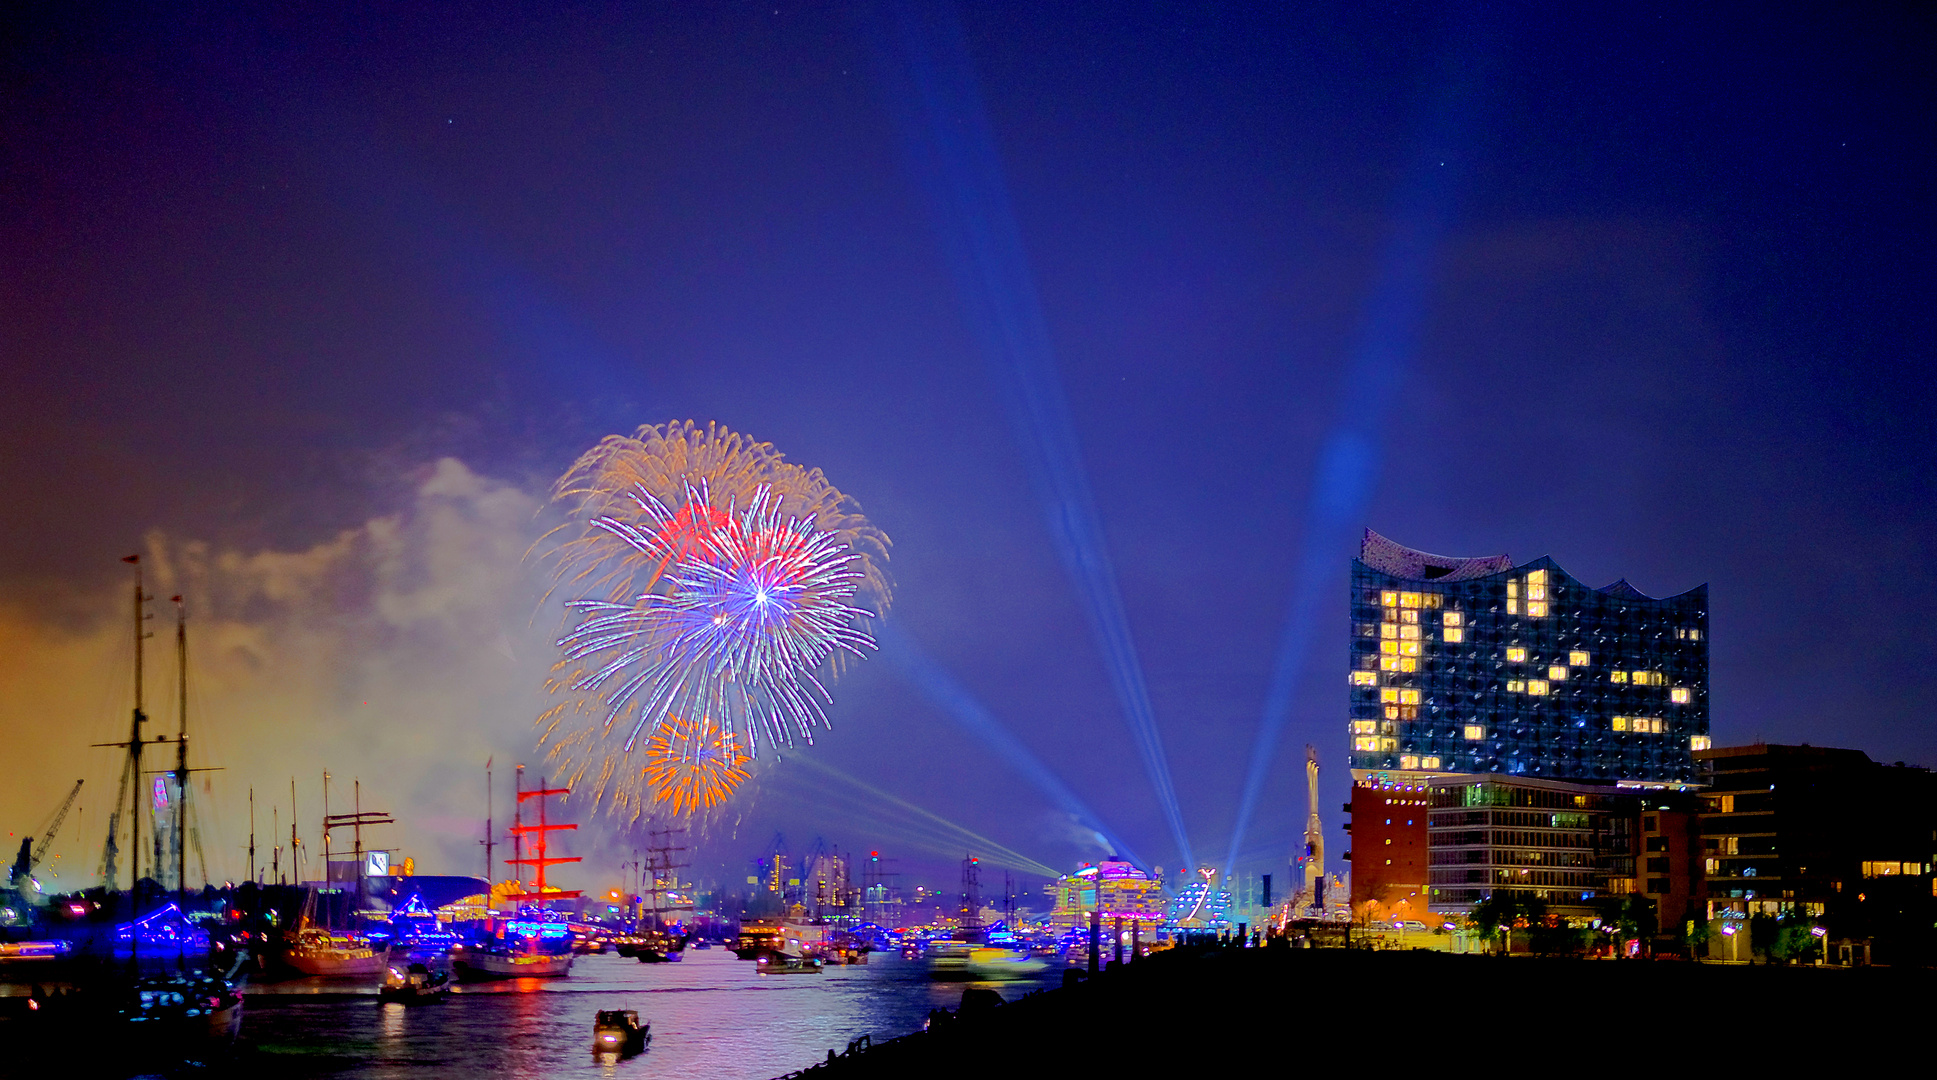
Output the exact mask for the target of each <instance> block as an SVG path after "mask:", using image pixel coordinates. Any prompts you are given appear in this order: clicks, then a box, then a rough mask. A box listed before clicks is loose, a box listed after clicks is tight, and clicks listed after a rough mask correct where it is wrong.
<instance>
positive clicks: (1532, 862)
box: [1353, 775, 1633, 919]
mask: <svg viewBox="0 0 1937 1080" xmlns="http://www.w3.org/2000/svg"><path fill="white" fill-rule="evenodd" d="M1427 801H1428V802H1429V804H1430V811H1429V814H1430V817H1429V824H1428V826H1427V830H1428V840H1427V847H1428V860H1429V863H1430V866H1429V883H1430V888H1431V896H1430V897H1429V898H1428V906H1429V907H1430V908H1431V910H1433V911H1434V912H1437V913H1441V914H1449V915H1450V914H1455V913H1460V912H1465V911H1468V910H1470V909H1471V908H1472V907H1473V905H1475V904H1477V903H1479V902H1480V901H1481V900H1482V899H1485V898H1486V897H1488V896H1492V895H1498V894H1500V893H1502V892H1505V893H1509V894H1512V895H1514V896H1517V897H1519V898H1522V899H1525V900H1531V901H1538V902H1539V903H1540V904H1542V905H1544V906H1545V907H1546V909H1547V911H1548V913H1549V914H1551V915H1556V916H1561V917H1564V918H1579V919H1587V918H1592V917H1593V916H1594V915H1595V914H1596V913H1597V907H1596V905H1595V904H1594V900H1595V898H1596V897H1598V896H1601V895H1604V894H1607V893H1608V891H1609V890H1608V878H1609V866H1610V864H1611V863H1612V861H1613V860H1614V859H1615V858H1617V857H1619V856H1622V855H1632V853H1633V847H1632V839H1631V838H1624V837H1622V836H1621V833H1623V832H1625V827H1626V824H1627V820H1628V818H1627V812H1628V809H1629V805H1630V804H1631V803H1632V802H1633V796H1632V795H1624V794H1622V793H1621V792H1620V791H1619V789H1617V788H1614V787H1612V786H1611V785H1605V784H1578V783H1568V782H1565V781H1559V780H1543V779H1538V778H1535V777H1522V776H1513V777H1508V776H1471V775H1469V776H1441V777H1433V778H1432V779H1431V780H1430V781H1428V783H1427ZM1353 824H1354V825H1355V826H1356V825H1357V822H1356V821H1354V823H1353ZM1355 846H1356V840H1355ZM1354 861H1358V859H1357V858H1356V857H1355V859H1354Z"/></svg>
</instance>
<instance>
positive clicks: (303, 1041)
mask: <svg viewBox="0 0 1937 1080" xmlns="http://www.w3.org/2000/svg"><path fill="white" fill-rule="evenodd" d="M870 959H871V962H870V963H868V964H865V965H857V966H851V967H829V968H828V969H827V970H826V971H824V972H822V973H821V974H817V975H816V974H792V975H762V974H760V973H759V971H758V969H757V968H756V967H755V966H754V965H753V964H751V963H748V962H746V961H742V960H738V959H735V958H734V956H733V954H732V953H731V952H729V951H727V950H724V949H708V950H702V951H694V952H689V953H687V955H686V960H685V962H683V963H678V964H641V963H639V962H637V961H635V960H629V959H626V958H625V957H621V956H616V955H605V956H581V957H579V958H578V960H577V961H575V962H574V963H573V964H572V974H571V977H570V978H567V979H549V980H544V979H521V980H517V981H515V982H510V983H497V984H484V985H480V986H465V987H462V988H461V989H460V990H459V991H458V992H457V993H455V994H452V995H451V996H450V997H449V998H447V999H446V1000H444V1001H442V1002H440V1003H437V1004H433V1005H426V1006H420V1007H417V1008H408V1009H407V1008H405V1007H404V1006H401V1005H380V1004H378V1003H377V1001H376V999H375V998H374V997H368V998H363V999H360V1000H353V1001H310V1002H298V1001H297V1000H296V998H297V997H298V996H300V991H301V990H302V989H303V987H302V985H301V984H293V985H286V986H283V987H277V988H275V989H277V990H282V991H284V992H285V993H289V992H294V993H289V996H282V995H277V996H276V999H275V1002H274V1003H273V1004H272V1003H271V1002H270V1001H269V1000H267V999H266V996H265V995H254V994H252V995H251V996H250V999H249V1004H248V1006H247V1008H245V1010H244V1016H243V1024H242V1037H243V1039H244V1040H245V1041H247V1042H249V1043H253V1044H255V1045H256V1047H257V1048H258V1054H257V1060H258V1061H259V1062H261V1063H263V1064H265V1065H273V1066H274V1067H275V1069H276V1070H277V1072H278V1074H279V1075H285V1076H322V1075H329V1076H342V1077H359V1078H385V1077H405V1076H409V1077H423V1076H429V1075H484V1074H485V1073H486V1072H487V1071H488V1072H489V1073H491V1074H494V1075H503V1076H518V1077H553V1076H605V1077H614V1078H618V1077H625V1078H635V1077H652V1076H679V1077H696V1078H707V1080H713V1078H717V1080H751V1078H763V1077H775V1076H780V1075H782V1074H784V1073H788V1072H791V1071H793V1070H795V1069H800V1068H805V1067H806V1066H808V1065H812V1064H814V1063H815V1062H816V1061H820V1060H824V1059H825V1058H826V1056H827V1051H828V1050H829V1049H833V1050H835V1051H839V1050H842V1049H844V1048H845V1047H846V1046H847V1044H848V1041H849V1040H850V1039H853V1038H855V1037H857V1036H859V1035H864V1034H865V1035H872V1036H873V1037H874V1038H875V1039H877V1040H882V1039H888V1038H892V1037H894V1036H896V1035H903V1034H906V1033H908V1032H910V1031H914V1030H917V1029H919V1028H920V1027H921V1025H922V1021H923V1020H924V1019H925V1018H926V1017H927V1015H928V1010H930V1009H932V1008H935V1007H937V1006H943V1007H947V1008H953V1007H955V1006H956V1005H957V1004H958V1003H959V1002H960V1001H961V997H962V989H963V987H964V986H965V985H969V984H964V983H947V982H934V981H931V980H930V979H929V978H928V977H927V974H926V971H927V969H926V966H925V965H924V964H922V963H920V962H916V961H906V960H902V959H901V958H900V957H898V956H894V955H879V954H877V955H875V956H873V957H871V958H870ZM1050 974H1051V975H1053V976H1054V978H1055V979H1056V980H1060V979H1061V972H1060V970H1052V972H1050ZM1050 982H1051V980H1049V979H1043V980H1039V981H1034V982H1006V983H977V984H973V985H978V986H981V985H986V986H992V987H993V988H995V989H996V990H997V991H998V992H999V993H1001V994H1002V996H1003V997H1004V998H1008V999H1010V1000H1013V999H1015V998H1017V997H1019V996H1021V995H1022V994H1023V993H1024V992H1026V991H1028V990H1032V989H1037V988H1039V987H1042V986H1047V985H1050ZM263 989H270V988H268V987H264V988H263ZM600 1009H633V1010H635V1011H637V1012H638V1013H639V1017H640V1019H642V1020H645V1021H647V1022H649V1023H651V1024H652V1043H651V1047H650V1048H649V1049H648V1050H647V1051H646V1052H645V1053H644V1054H641V1055H639V1056H637V1057H634V1058H629V1059H626V1060H624V1061H618V1062H614V1061H613V1060H611V1059H610V1058H606V1059H603V1060H601V1059H599V1058H597V1057H595V1056H594V1055H593V1053H592V1051H591V1046H592V1019H593V1015H594V1014H595V1013H597V1012H598V1011H599V1010H600Z"/></svg>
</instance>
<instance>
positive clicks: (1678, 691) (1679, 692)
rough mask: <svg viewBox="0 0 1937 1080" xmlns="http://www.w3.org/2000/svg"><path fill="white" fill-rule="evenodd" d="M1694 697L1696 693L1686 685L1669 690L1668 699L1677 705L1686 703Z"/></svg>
mask: <svg viewBox="0 0 1937 1080" xmlns="http://www.w3.org/2000/svg"><path fill="white" fill-rule="evenodd" d="M1693 698H1694V695H1693V694H1692V693H1690V692H1689V690H1688V688H1687V687H1686V686H1677V687H1675V688H1674V689H1673V690H1670V691H1668V700H1669V701H1672V702H1674V703H1675V704H1677V705H1686V704H1688V703H1689V701H1691V700H1693Z"/></svg>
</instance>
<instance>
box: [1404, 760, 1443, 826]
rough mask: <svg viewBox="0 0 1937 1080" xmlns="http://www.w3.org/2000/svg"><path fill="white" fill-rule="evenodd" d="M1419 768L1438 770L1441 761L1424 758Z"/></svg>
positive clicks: (1420, 761)
mask: <svg viewBox="0 0 1937 1080" xmlns="http://www.w3.org/2000/svg"><path fill="white" fill-rule="evenodd" d="M1419 767H1420V768H1422V769H1437V768H1439V759H1438V758H1436V757H1422V758H1420V759H1419ZM1408 824H1410V823H1408Z"/></svg>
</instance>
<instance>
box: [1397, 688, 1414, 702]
mask: <svg viewBox="0 0 1937 1080" xmlns="http://www.w3.org/2000/svg"><path fill="white" fill-rule="evenodd" d="M1399 704H1401V705H1417V704H1419V691H1417V690H1401V691H1399Z"/></svg>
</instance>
